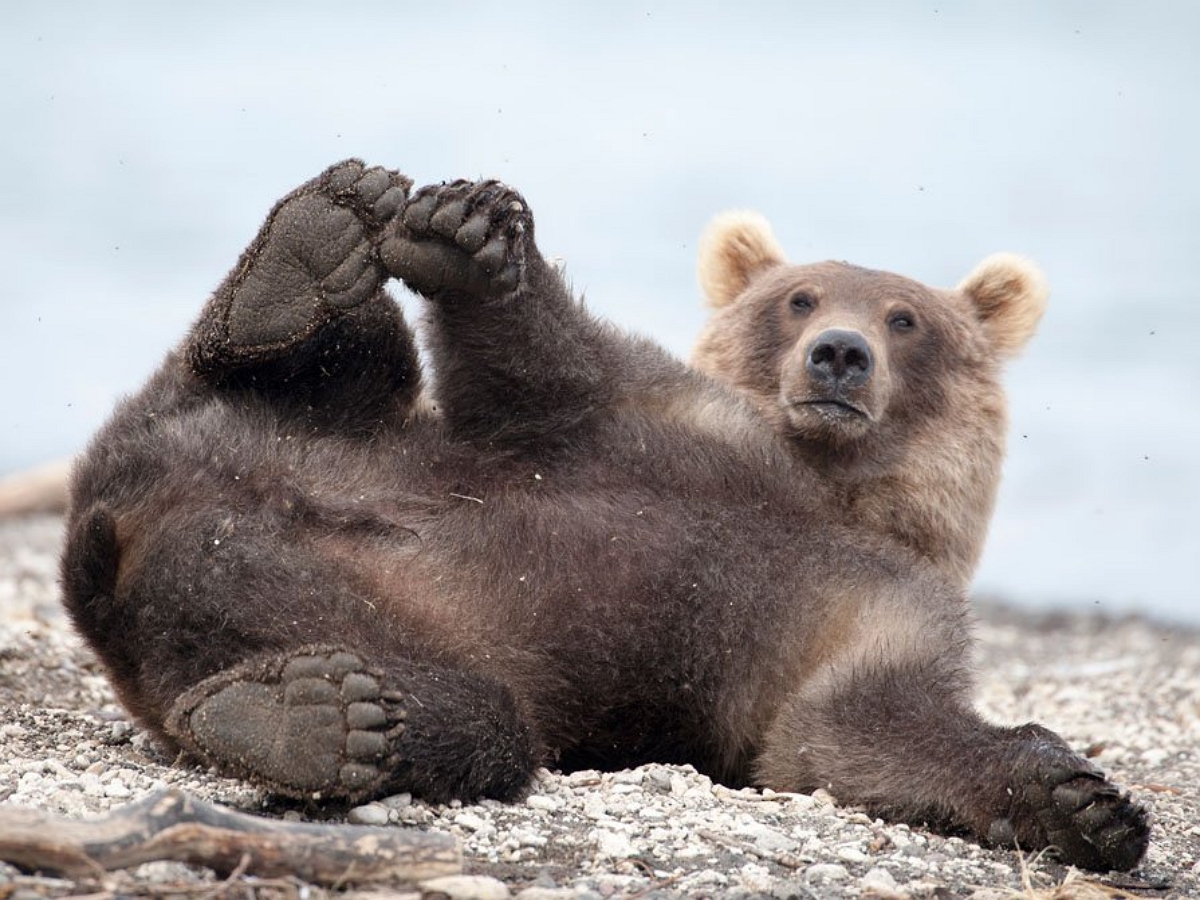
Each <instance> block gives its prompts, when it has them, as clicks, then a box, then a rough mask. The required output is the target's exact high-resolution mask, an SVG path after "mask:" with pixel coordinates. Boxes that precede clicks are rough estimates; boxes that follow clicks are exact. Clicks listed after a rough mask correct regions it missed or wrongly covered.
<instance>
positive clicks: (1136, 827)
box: [988, 725, 1150, 871]
mask: <svg viewBox="0 0 1200 900" xmlns="http://www.w3.org/2000/svg"><path fill="white" fill-rule="evenodd" d="M1020 731H1021V732H1022V733H1023V736H1025V737H1026V738H1027V739H1028V741H1029V743H1028V744H1027V745H1026V748H1025V749H1024V752H1023V753H1022V757H1023V758H1022V761H1021V765H1020V767H1019V768H1018V770H1017V775H1016V780H1015V783H1014V784H1012V786H1011V787H1012V806H1011V809H1010V811H1009V815H1008V816H1007V817H1006V818H1002V819H998V820H996V821H995V822H993V823H992V826H991V828H990V829H989V831H988V838H989V839H990V840H991V841H992V842H993V843H997V844H1012V843H1013V842H1014V841H1015V842H1016V843H1017V844H1018V845H1020V846H1025V847H1041V846H1051V847H1054V848H1055V849H1056V850H1057V851H1058V854H1059V855H1060V856H1061V857H1062V859H1063V861H1064V862H1067V863H1069V864H1071V865H1075V866H1080V867H1082V868H1086V869H1092V870H1096V871H1108V870H1110V869H1119V870H1122V871H1124V870H1128V869H1132V868H1133V867H1134V866H1136V865H1137V864H1138V862H1139V860H1141V858H1142V855H1143V854H1144V853H1145V852H1146V846H1147V844H1148V843H1149V840H1150V824H1149V820H1148V816H1147V814H1146V810H1145V809H1144V808H1143V807H1141V806H1140V805H1138V804H1137V803H1135V802H1133V801H1132V800H1130V799H1129V797H1128V796H1127V795H1126V794H1123V793H1122V792H1121V791H1120V789H1119V788H1117V786H1116V785H1114V784H1113V783H1112V782H1110V781H1109V780H1108V779H1107V778H1105V776H1104V774H1103V773H1102V772H1100V771H1099V770H1098V769H1097V768H1096V767H1095V766H1093V765H1092V764H1091V763H1090V762H1088V761H1087V760H1085V759H1083V758H1082V757H1080V756H1077V755H1076V754H1075V753H1073V752H1072V751H1071V750H1070V749H1068V748H1067V747H1066V745H1065V744H1064V743H1063V742H1062V741H1061V739H1059V738H1058V737H1057V735H1053V734H1052V733H1051V732H1048V731H1045V729H1042V728H1040V727H1038V726H1028V725H1027V726H1024V727H1023V728H1022V729H1020Z"/></svg>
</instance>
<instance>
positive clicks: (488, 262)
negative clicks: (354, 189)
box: [381, 181, 533, 297]
mask: <svg viewBox="0 0 1200 900" xmlns="http://www.w3.org/2000/svg"><path fill="white" fill-rule="evenodd" d="M397 226H398V227H395V228H394V229H393V230H392V233H391V234H389V236H388V237H387V238H385V240H384V242H383V244H382V247H381V253H382V256H383V261H384V263H385V265H386V266H387V267H388V269H389V271H391V273H392V274H393V275H395V276H396V277H397V278H401V279H403V280H404V282H405V283H406V284H407V285H408V286H409V287H410V288H412V289H413V290H415V291H417V292H418V293H420V294H424V295H425V296H427V297H439V296H444V295H446V294H447V293H452V294H455V295H459V296H461V295H463V294H466V295H469V296H488V295H493V296H496V295H502V294H506V293H509V292H511V291H512V290H514V289H515V288H516V287H517V285H518V284H519V283H520V279H521V276H522V273H523V268H524V264H525V257H526V252H527V248H528V246H529V244H530V242H531V241H532V236H533V217H532V215H531V214H530V211H529V206H528V204H526V203H525V200H524V198H522V197H521V195H520V194H518V193H517V192H516V191H514V190H512V188H509V187H507V186H506V185H504V184H501V183H500V182H498V181H477V182H471V181H452V182H449V183H447V184H442V185H434V186H431V187H425V188H422V189H421V190H419V191H417V192H416V194H414V195H413V198H412V200H411V201H410V202H409V203H408V205H407V206H406V208H405V210H404V214H403V216H401V217H400V218H399V219H398V220H397Z"/></svg>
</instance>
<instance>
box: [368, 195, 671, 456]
mask: <svg viewBox="0 0 1200 900" xmlns="http://www.w3.org/2000/svg"><path fill="white" fill-rule="evenodd" d="M382 256H383V259H384V262H385V263H386V264H387V266H388V268H389V269H390V271H391V272H392V274H394V275H396V276H397V277H399V278H401V279H403V280H404V281H405V283H406V284H407V285H408V286H409V287H410V288H412V289H413V290H415V291H417V292H418V293H420V294H421V295H423V296H424V297H425V298H426V299H427V300H429V301H430V317H429V324H430V333H429V335H428V338H429V340H428V348H429V351H430V353H431V355H432V359H433V368H434V371H435V372H436V373H437V385H436V387H435V395H436V397H437V401H438V407H439V410H440V412H441V413H442V415H443V416H444V417H445V420H446V422H447V423H448V424H449V426H450V428H451V429H452V431H453V432H454V433H455V434H456V435H457V436H458V437H462V438H465V439H467V440H471V441H476V442H483V443H510V444H511V443H519V442H521V441H522V440H530V439H536V440H537V441H538V442H539V447H544V446H546V440H545V439H547V438H553V437H554V436H555V435H561V434H566V433H569V432H570V431H571V429H573V428H574V427H576V426H578V425H580V424H581V423H583V422H585V421H586V420H587V419H588V417H589V416H590V415H592V414H594V413H595V412H596V411H597V410H603V409H605V408H606V407H609V406H611V405H612V404H614V403H615V402H617V401H618V400H619V398H620V396H621V395H622V393H627V392H629V390H630V385H629V384H627V382H628V381H629V379H632V378H642V379H647V378H650V377H653V373H655V372H656V371H658V370H659V369H671V370H672V371H674V369H678V370H680V371H682V366H681V365H679V364H677V363H674V362H673V361H671V360H669V358H668V357H667V356H666V354H664V353H662V352H661V351H659V350H657V349H651V348H650V347H649V346H648V345H646V346H643V345H640V344H638V343H637V342H635V341H632V340H630V339H629V338H627V337H625V336H623V335H620V334H619V333H617V332H616V331H615V330H614V329H611V328H608V327H606V326H604V325H603V324H601V323H600V322H598V321H597V320H596V319H594V318H593V317H592V316H591V315H589V314H588V312H587V311H586V310H585V309H584V307H583V305H582V304H581V303H579V302H577V301H576V300H575V298H574V297H573V296H572V295H571V292H570V290H569V289H568V287H567V285H566V283H565V282H564V281H563V278H562V276H561V275H560V274H559V273H558V271H557V270H556V269H555V268H554V266H552V265H551V264H550V263H549V262H547V261H546V260H545V259H544V258H543V257H542V255H541V253H540V252H539V251H538V249H537V246H536V244H535V242H534V234H533V217H532V215H531V213H530V211H529V207H528V206H527V204H526V203H525V200H524V199H523V198H522V197H521V195H520V194H518V193H517V192H515V191H514V190H512V189H511V188H508V187H506V186H505V185H502V184H499V183H497V182H494V181H483V182H466V181H456V182H451V183H449V184H443V185H438V186H433V187H427V188H422V189H421V190H420V191H418V192H416V193H415V194H414V196H413V198H412V200H411V201H410V203H409V204H408V206H407V207H406V209H405V211H404V214H403V215H402V216H401V217H399V218H398V219H397V221H396V223H395V224H394V225H393V226H391V233H390V234H389V236H388V237H387V238H385V240H384V242H383V245H382ZM632 354H639V358H638V360H637V362H636V363H634V362H633V361H632V360H631V359H630V357H631V355H632ZM672 367H673V368H672ZM648 373H649V374H648Z"/></svg>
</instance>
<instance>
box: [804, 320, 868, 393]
mask: <svg viewBox="0 0 1200 900" xmlns="http://www.w3.org/2000/svg"><path fill="white" fill-rule="evenodd" d="M807 366H808V371H809V374H810V375H812V377H813V378H815V379H817V380H818V381H822V382H825V383H826V384H829V385H833V386H837V387H859V386H860V385H863V384H866V382H867V381H868V379H870V377H871V370H872V369H874V368H875V360H874V358H873V357H872V355H871V345H870V344H868V343H867V339H866V338H864V337H863V336H862V335H861V334H860V333H859V332H857V331H849V330H847V329H844V328H829V329H827V330H825V331H822V332H821V333H820V334H818V335H817V336H816V338H814V339H813V342H812V343H811V344H809V345H808V364H807Z"/></svg>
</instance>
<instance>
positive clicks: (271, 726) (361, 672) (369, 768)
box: [167, 648, 405, 799]
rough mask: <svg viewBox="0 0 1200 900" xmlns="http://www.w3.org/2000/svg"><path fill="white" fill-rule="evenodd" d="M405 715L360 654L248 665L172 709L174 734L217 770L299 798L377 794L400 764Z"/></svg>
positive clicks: (326, 651) (308, 653)
mask: <svg viewBox="0 0 1200 900" xmlns="http://www.w3.org/2000/svg"><path fill="white" fill-rule="evenodd" d="M404 718H405V712H404V709H403V708H402V707H401V706H400V705H399V703H398V698H397V697H396V696H395V695H392V694H389V693H387V692H385V691H384V689H383V680H382V676H381V674H380V673H379V672H378V671H376V670H373V669H371V668H370V667H369V666H367V665H366V664H365V663H364V661H363V660H362V659H361V658H360V657H359V656H357V655H356V654H354V653H349V652H346V651H342V650H337V649H330V648H305V649H304V650H300V651H296V652H293V653H289V654H283V655H278V656H273V657H270V658H266V659H262V660H254V661H251V662H249V663H244V664H242V665H240V666H236V667H234V668H232V669H228V670H226V671H224V672H221V673H219V674H217V675H215V676H213V677H211V678H209V679H207V680H205V681H203V682H201V683H200V684H198V685H197V686H196V687H194V688H192V689H191V690H190V691H188V692H187V693H186V694H184V695H183V696H182V697H180V698H179V700H177V701H176V702H175V705H174V706H173V708H172V711H171V714H170V716H169V719H168V722H167V728H168V730H169V731H170V732H171V733H172V734H174V735H175V736H176V737H177V738H178V739H179V740H180V742H181V743H182V744H183V745H184V746H185V748H186V749H188V750H189V751H191V752H193V753H195V754H196V755H198V756H200V757H201V758H202V759H204V760H205V761H207V762H209V763H211V764H213V765H215V766H216V767H217V768H218V769H221V770H222V771H225V772H228V773H230V774H232V775H237V776H239V777H243V778H248V779H250V780H252V781H255V782H257V783H259V784H262V785H263V786H264V787H267V788H268V789H270V790H273V791H276V792H278V793H281V794H286V795H289V796H294V797H309V796H312V795H314V794H320V795H321V796H324V797H344V798H350V799H357V798H361V797H365V796H369V795H372V794H376V793H377V792H378V791H379V790H380V789H381V788H382V787H383V786H384V784H385V783H386V782H387V780H388V778H389V776H390V775H391V774H392V773H393V772H394V771H395V769H396V767H397V765H398V764H399V758H398V756H397V754H396V752H395V749H394V748H395V743H396V740H397V739H398V738H399V737H400V735H401V734H402V733H403V731H404Z"/></svg>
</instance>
